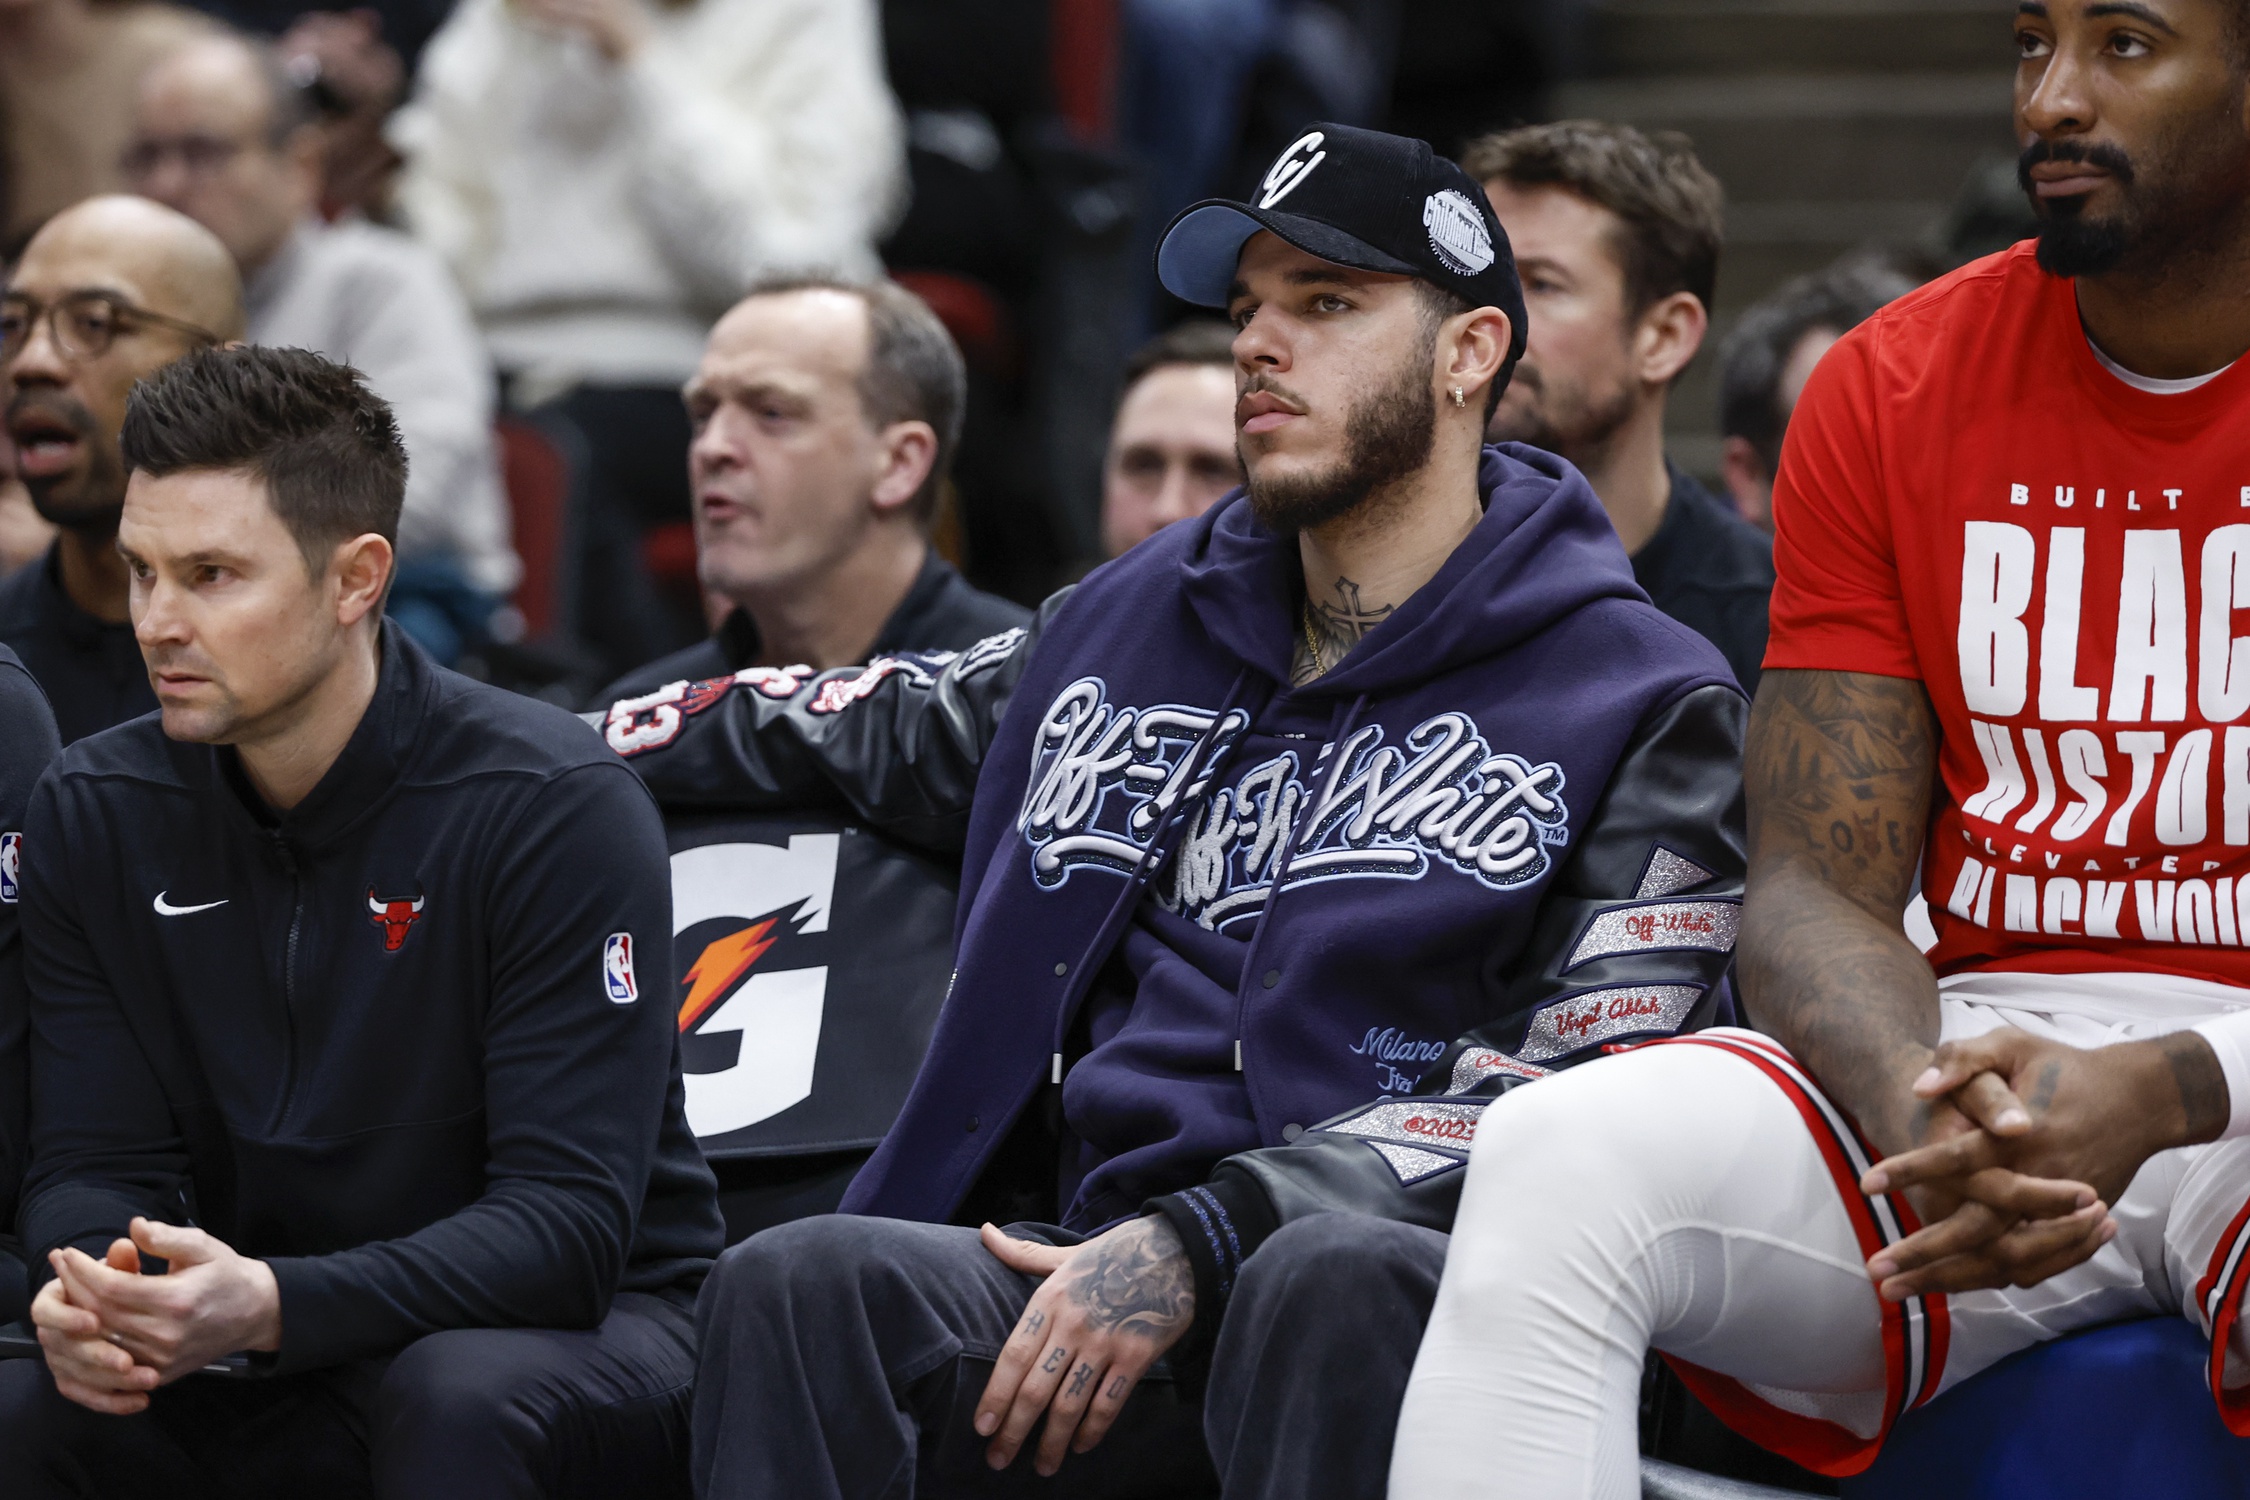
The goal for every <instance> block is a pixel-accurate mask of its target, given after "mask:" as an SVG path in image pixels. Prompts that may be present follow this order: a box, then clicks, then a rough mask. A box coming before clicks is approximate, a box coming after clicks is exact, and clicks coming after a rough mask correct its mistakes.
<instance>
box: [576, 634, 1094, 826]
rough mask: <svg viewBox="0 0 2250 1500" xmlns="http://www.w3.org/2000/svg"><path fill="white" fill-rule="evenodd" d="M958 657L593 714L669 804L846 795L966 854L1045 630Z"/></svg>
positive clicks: (903, 655) (707, 688) (756, 804)
mask: <svg viewBox="0 0 2250 1500" xmlns="http://www.w3.org/2000/svg"><path fill="white" fill-rule="evenodd" d="M1069 592H1070V591H1069V590H1068V589H1065V590H1063V591H1061V592H1060V593H1057V594H1055V595H1054V596H1053V597H1051V598H1049V599H1048V600H1047V602H1046V603H1045V604H1043V605H1041V606H1040V609H1039V612H1038V614H1037V615H1036V616H1034V617H1033V619H1032V622H1031V624H1030V625H1029V626H1027V627H1023V628H1019V629H1016V630H1010V631H1006V632H1004V633H1002V634H1000V635H996V636H992V637H990V638H989V639H987V640H983V641H979V642H978V643H977V644H976V645H974V646H971V647H970V648H969V649H968V650H966V651H960V652H900V653H898V654H896V655H892V656H878V657H876V658H874V659H873V660H871V661H870V662H868V663H867V665H865V666H864V667H843V668H839V669H837V670H835V671H830V672H821V673H813V672H810V671H807V670H805V669H803V668H789V669H767V668H755V667H754V668H751V669H750V670H749V671H746V672H738V673H736V674H734V675H733V676H732V677H721V678H714V679H712V680H711V681H709V682H675V683H671V684H668V685H667V686H665V687H661V688H658V689H657V690H656V691H655V692H652V693H644V694H642V695H641V696H639V697H635V698H625V699H621V700H619V701H618V702H616V703H614V704H611V705H610V706H609V708H608V709H606V710H602V711H598V712H595V713H590V714H588V715H586V719H587V721H588V722H589V723H591V724H593V725H594V726H595V727H596V728H597V729H599V730H601V732H602V735H603V737H604V738H605V739H606V740H607V741H608V742H609V747H610V748H611V749H612V750H614V751H616V752H617V753H618V754H619V755H622V756H624V757H625V758H626V759H627V761H628V762H629V763H630V764H631V765H632V767H633V769H634V770H636V771H638V772H639V773H640V777H641V780H642V781H643V782H644V783H646V784H647V786H648V788H649V790H650V791H651V792H653V793H655V794H656V800H657V802H658V804H659V805H661V806H662V807H663V808H664V809H665V811H666V812H668V813H669V812H675V811H685V810H724V811H730V812H764V811H773V810H779V809H801V808H804V807H807V806H834V805H837V804H839V803H841V804H842V805H843V806H846V807H848V808H850V809H851V810H852V811H853V812H855V813H857V814H858V815H859V816H860V817H861V818H864V819H865V820H866V821H867V823H868V824H869V825H870V826H872V827H874V828H877V829H879V830H881V831H882V832H884V833H887V834H889V835H891V836H892V837H894V838H896V839H899V840H900V841H901V842H904V843H906V844H909V845H912V846H913V847H915V848H918V849H922V850H926V851H928V852H931V853H937V854H954V855H957V854H958V853H959V852H960V850H961V846H962V843H963V841H964V839H965V838H966V836H967V831H968V826H969V808H970V804H971V802H972V801H973V800H974V799H975V796H976V787H977V772H978V771H979V770H980V769H981V768H982V766H983V764H984V756H985V752H986V750H987V749H989V748H990V747H991V744H992V739H993V735H994V733H995V732H996V731H997V730H998V728H999V725H1000V718H1001V715H1002V714H1004V713H1006V712H1007V708H1008V702H1009V699H1010V698H1011V697H1012V696H1013V695H1014V692H1015V687H1016V684H1017V682H1018V681H1020V680H1021V679H1022V677H1023V671H1024V665H1025V663H1026V662H1027V661H1028V660H1029V659H1030V656H1031V652H1032V648H1033V647H1034V646H1035V645H1036V644H1037V643H1038V639H1039V635H1040V632H1041V630H1042V629H1043V628H1044V627H1045V625H1046V623H1047V622H1048V621H1049V620H1051V619H1053V618H1054V615H1055V611H1056V610H1058V609H1060V608H1061V607H1062V603H1063V600H1064V599H1065V598H1066V597H1068V595H1069Z"/></svg>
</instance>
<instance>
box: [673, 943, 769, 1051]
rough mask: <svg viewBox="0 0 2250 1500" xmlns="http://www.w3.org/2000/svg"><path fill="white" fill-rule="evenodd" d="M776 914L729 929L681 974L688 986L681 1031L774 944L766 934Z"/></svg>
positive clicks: (686, 1029) (681, 1017)
mask: <svg viewBox="0 0 2250 1500" xmlns="http://www.w3.org/2000/svg"><path fill="white" fill-rule="evenodd" d="M779 920H780V919H779V918H778V917H768V918H766V920H765V921H763V922H760V923H758V925H756V926H755V927H745V928H743V929H742V930H741V931H740V932H730V933H728V934H727V935H726V936H725V937H723V938H720V939H719V940H718V941H717V942H715V943H713V944H711V945H710V946H709V947H707V948H705V949H704V950H703V952H702V953H701V954H700V955H698V956H697V958H696V960H695V962H694V963H692V964H690V965H688V971H687V973H686V975H685V976H683V978H684V981H685V982H686V983H687V984H688V985H689V986H690V988H689V990H688V996H687V999H685V1000H683V1001H681V1002H680V1031H681V1033H682V1034H683V1035H684V1034H686V1032H687V1031H688V1029H689V1028H690V1027H692V1026H694V1025H695V1023H696V1022H698V1021H700V1020H702V1019H703V1013H704V1012H705V1011H707V1010H709V1009H710V1008H711V1006H712V1003H713V1002H714V1001H716V1000H717V999H718V998H719V997H720V996H721V995H723V994H725V993H726V992H727V990H728V988H729V987H731V986H732V985H733V984H734V982H735V981H736V980H737V979H740V978H741V977H742V976H743V975H744V974H745V973H747V972H748V971H749V968H750V966H751V965H752V964H754V963H756V962H757V961H758V959H759V957H760V956H761V955H763V954H764V953H765V951H766V950H767V949H768V948H771V947H772V946H773V945H774V940H773V938H771V937H769V936H767V934H769V933H771V932H772V931H773V927H774V923H775V922H777V921H779Z"/></svg>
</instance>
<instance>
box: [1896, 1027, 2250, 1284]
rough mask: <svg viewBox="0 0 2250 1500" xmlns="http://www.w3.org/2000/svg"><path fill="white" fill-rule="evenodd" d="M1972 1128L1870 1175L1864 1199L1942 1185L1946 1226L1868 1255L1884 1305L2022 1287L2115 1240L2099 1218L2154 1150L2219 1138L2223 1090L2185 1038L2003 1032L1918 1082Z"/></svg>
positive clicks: (2214, 1067)
mask: <svg viewBox="0 0 2250 1500" xmlns="http://www.w3.org/2000/svg"><path fill="white" fill-rule="evenodd" d="M1914 1092H1915V1093H1916V1094H1917V1095H1919V1096H1920V1097H1922V1098H1923V1099H1925V1100H1946V1099H1950V1100H1952V1101H1954V1102H1957V1103H1959V1104H1960V1106H1961V1108H1962V1109H1963V1110H1964V1111H1965V1112H1967V1113H1968V1114H1969V1115H1970V1116H1971V1117H1972V1118H1974V1119H1975V1120H1976V1122H1977V1123H1978V1125H1979V1127H1980V1128H1978V1129H1975V1130H1970V1131H1966V1132H1961V1133H1954V1134H1949V1135H1948V1136H1947V1137H1946V1138H1944V1139H1941V1140H1936V1141H1932V1142H1930V1143H1929V1144H1925V1145H1921V1146H1918V1147H1916V1148H1915V1149H1913V1150H1911V1151H1906V1152H1902V1153H1900V1154H1899V1155H1896V1156H1893V1157H1891V1158H1889V1159H1888V1160H1885V1161H1882V1162H1878V1163H1877V1164H1876V1165H1875V1167H1874V1168H1873V1169H1872V1170H1871V1171H1869V1172H1868V1174H1867V1176H1866V1178H1865V1179H1864V1180H1863V1182H1862V1184H1861V1186H1862V1187H1863V1188H1864V1189H1865V1190H1866V1191H1868V1192H1870V1193H1879V1192H1890V1191H1899V1190H1908V1191H1912V1192H1916V1193H1921V1192H1924V1191H1928V1190H1929V1189H1930V1188H1932V1187H1944V1186H1948V1185H1949V1186H1951V1188H1952V1189H1953V1191H1955V1192H1957V1193H1958V1195H1959V1196H1960V1197H1961V1198H1962V1199H1964V1200H1966V1201H1965V1202H1963V1203H1962V1204H1961V1207H1960V1209H1959V1210H1958V1211H1957V1212H1955V1213H1954V1214H1953V1215H1952V1216H1951V1217H1949V1218H1947V1219H1946V1220H1945V1221H1943V1222H1939V1223H1932V1224H1931V1225H1930V1226H1929V1227H1928V1228H1926V1229H1923V1230H1922V1231H1921V1232H1919V1233H1917V1234H1915V1235H1912V1236H1910V1237H1909V1238H1907V1239H1905V1240H1903V1241H1901V1242H1900V1243H1899V1244H1897V1245H1894V1246H1892V1247H1890V1248H1889V1249H1887V1250H1885V1251H1883V1252H1881V1253H1880V1254H1878V1255H1876V1256H1875V1257H1874V1258H1873V1259H1872V1260H1870V1261H1869V1263H1868V1271H1869V1274H1871V1275H1873V1276H1874V1277H1875V1278H1876V1280H1877V1281H1878V1283H1879V1284H1880V1287H1881V1291H1882V1294H1883V1295H1884V1296H1885V1297H1888V1298H1892V1299H1893V1300H1897V1299H1900V1298H1903V1297H1906V1296H1910V1295H1913V1294H1915V1293H1917V1292H1936V1291H1965V1290H1969V1289H1971V1288H1975V1287H1990V1286H2008V1285H2015V1286H2031V1285H2034V1284H2036V1283H2037V1282H2040V1281H2043V1280H2045V1279H2046V1278H2047V1277H2049V1276H2052V1275H2054V1274H2056V1273H2057V1272H2059V1271H2062V1270H2066V1269H2068V1268H2069V1267H2070V1266H2073V1265H2076V1264H2078V1263H2079V1262H2080V1261H2083V1260H2085V1259H2087V1258H2088V1257H2089V1256H2091V1255H2093V1254H2094V1252H2095V1251H2097V1250H2099V1249H2100V1248H2101V1247H2102V1246H2103V1245H2105V1244H2107V1243H2109V1241H2110V1240H2111V1239H2112V1238H2114V1237H2115V1235H2116V1233H2117V1226H2116V1223H2115V1221H2114V1220H2112V1219H2111V1218H2110V1217H2109V1210H2108V1207H2107V1205H2108V1204H2110V1203H2114V1202H2115V1201H2116V1200H2117V1197H2118V1195H2119V1194H2121V1193H2123V1192H2124V1191H2125V1188H2126V1185H2127V1184H2128V1183H2130V1182H2131V1181H2132V1179H2133V1174H2134V1173H2136V1172H2138V1171H2139V1170H2140V1168H2141V1164H2142V1163H2143V1162H2145V1161H2147V1160H2148V1159H2149V1157H2151V1156H2153V1155H2155V1154H2156V1153H2157V1152H2159V1151H2163V1150H2167V1149H2169V1148H2171V1147H2174V1146H2182V1145H2188V1144H2191V1143H2193V1142H2196V1141H2205V1140H2211V1139H2214V1138H2216V1137H2217V1135H2218V1134H2219V1132H2220V1131H2221V1130H2222V1129H2224V1128H2225V1125H2226V1120H2227V1112H2228V1099H2227V1088H2226V1078H2225V1075H2224V1073H2222V1072H2221V1071H2220V1068H2219V1063H2218V1059H2217V1058H2216V1057H2215V1056H2213V1055H2212V1052H2211V1049H2210V1046H2209V1044H2208V1043H2206V1042H2205V1041H2203V1039H2202V1038H2201V1037H2198V1036H2196V1035H2194V1034H2193V1033H2192V1032H2177V1033H2174V1034H2173V1035H2171V1036H2166V1037H2159V1038H2156V1039H2154V1040H2151V1041H2145V1042H2122V1043H2118V1044H2116V1045H2114V1046H2109V1047H2099V1048H2094V1049H2091V1050H2088V1049H2082V1048H2077V1047H2071V1046H2067V1045H2065V1044H2063V1043H2061V1042H2053V1041H2047V1040H2044V1039H2042V1038H2039V1037H2035V1036H2032V1035H2030V1034H2029V1033H2027V1032H2023V1031H2018V1030H2015V1029H2014V1028H2012V1027H2010V1028H2003V1029H2002V1030H1999V1031H1994V1032H1988V1033H1987V1034H1985V1035H1983V1036H1979V1037H1972V1038H1969V1039H1967V1040H1965V1041H1960V1042H1948V1043H1946V1044H1945V1045H1943V1046H1941V1047H1939V1048H1938V1049H1937V1052H1936V1054H1935V1056H1934V1058H1933V1060H1932V1062H1931V1065H1930V1067H1929V1069H1928V1070H1927V1071H1925V1072H1924V1073H1923V1074H1922V1075H1921V1076H1920V1077H1919V1078H1917V1079H1916V1080H1915V1082H1914Z"/></svg>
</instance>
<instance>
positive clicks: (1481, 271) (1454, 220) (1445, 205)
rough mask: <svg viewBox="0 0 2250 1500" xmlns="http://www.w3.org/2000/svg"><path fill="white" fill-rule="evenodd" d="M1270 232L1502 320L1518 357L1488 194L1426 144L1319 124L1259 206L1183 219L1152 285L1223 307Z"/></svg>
mask: <svg viewBox="0 0 2250 1500" xmlns="http://www.w3.org/2000/svg"><path fill="white" fill-rule="evenodd" d="M1261 229H1269V230H1271V231H1273V233H1274V234H1276V235H1278V236H1279V237H1280V238H1282V239H1284V240H1287V241H1288V242H1289V243H1290V244H1292V245H1295V246H1296V247H1297V248H1298V249H1299V250H1302V251H1304V252H1305V253H1306V254H1307V255H1317V256H1319V257H1320V258H1321V259H1322V260H1326V261H1333V262H1335V263H1336V264H1337V265H1340V266H1351V267H1353V268H1354V269H1356V270H1361V271H1380V272H1384V273H1387V274H1389V275H1392V276H1413V277H1418V278H1420V279H1421V280H1423V281H1427V282H1430V283H1432V284H1433V285H1436V286H1441V287H1444V288H1445V289H1446V290H1447V291H1449V292H1453V293H1455V294H1456V295H1458V296H1460V297H1461V298H1463V299H1464V300H1466V301H1467V302H1468V303H1469V305H1470V306H1472V307H1497V308H1499V309H1500V310H1501V311H1502V312H1504V313H1506V314H1507V315H1508V326H1509V329H1510V330H1511V335H1512V337H1511V340H1510V347H1509V350H1508V358H1509V360H1510V361H1511V362H1513V361H1514V360H1515V359H1516V358H1518V357H1519V356H1521V355H1522V353H1523V341H1524V321H1525V320H1524V312H1523V283H1522V282H1520V281H1518V280H1517V279H1516V258H1515V256H1514V255H1513V254H1512V253H1510V251H1509V249H1508V236H1507V235H1506V234H1505V233H1504V232H1502V230H1501V228H1500V221H1499V220H1498V219H1496V218H1494V217H1493V213H1492V205H1491V204H1490V203H1489V202H1487V201H1486V200H1485V196H1484V189H1483V188H1481V187H1479V186H1477V184H1476V183H1474V182H1472V181H1470V180H1469V174H1468V173H1466V172H1464V171H1462V170H1461V169H1460V168H1459V167H1458V166H1456V165H1454V164H1453V163H1452V162H1450V161H1448V160H1446V159H1445V158H1444V157H1442V156H1440V155H1438V154H1437V153H1436V152H1435V151H1432V150H1431V149H1430V146H1429V143H1428V142H1427V141H1418V140H1415V139H1413V138H1412V137H1409V136H1403V135H1385V134H1383V133H1382V132H1381V131H1379V130H1361V129H1359V128H1357V127H1356V126H1351V125H1329V124H1316V125H1312V126H1309V127H1308V128H1307V129H1306V130H1305V133H1304V134H1303V135H1301V136H1299V137H1298V138H1297V139H1296V140H1295V141H1294V142H1292V143H1291V144H1290V146H1289V148H1288V149H1287V150H1285V151H1283V152H1282V153H1281V154H1280V155H1279V156H1277V157H1275V158H1274V160H1273V165H1272V166H1270V167H1268V168H1267V169H1266V175H1265V177H1264V179H1263V180H1262V181H1260V183H1259V184H1258V195H1257V200H1256V201H1255V202H1251V203H1237V202H1235V201H1234V200H1233V199H1231V198H1206V199H1204V200H1203V201H1202V202H1201V203H1194V204H1190V205H1189V206H1188V207H1187V208H1185V209H1183V210H1181V212H1180V215H1179V217H1178V218H1175V219H1174V220H1173V221H1172V223H1171V226H1170V227H1169V228H1167V229H1166V230H1165V231H1164V239H1163V241H1162V243H1160V244H1159V245H1158V246H1157V248H1156V279H1157V280H1158V281H1160V282H1162V283H1163V284H1164V289H1165V290H1166V291H1168V292H1170V293H1171V294H1172V295H1173V296H1175V297H1177V298H1179V299H1180V300H1181V301H1182V302H1191V303H1194V304H1195V305H1196V306H1198V307H1225V306H1226V305H1227V289H1228V288H1229V287H1231V286H1232V285H1234V279H1235V277H1234V270H1235V262H1236V261H1237V260H1238V259H1240V258H1241V255H1242V247H1243V245H1244V244H1245V243H1246V242H1247V241H1248V240H1249V238H1250V236H1252V235H1254V234H1256V233H1257V232H1258V231H1259V230H1261Z"/></svg>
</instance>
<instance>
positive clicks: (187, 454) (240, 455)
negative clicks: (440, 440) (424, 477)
mask: <svg viewBox="0 0 2250 1500" xmlns="http://www.w3.org/2000/svg"><path fill="white" fill-rule="evenodd" d="M118 447H119V448H120V450H121V451H122V452H123V454H124V457H125V468H126V470H127V472H128V473H130V472H131V471H133V470H135V469H138V470H141V471H142V472H144V473H147V474H151V475H154V476H156V477H158V478H162V477H164V476H166V475H169V474H181V473H189V472H194V471H197V470H205V469H217V470H232V471H238V472H241V473H246V474H254V475H256V476H257V477H258V478H259V479H261V480H263V481H265V485H266V491H267V494H268V495H269V496H270V497H271V500H272V504H273V509H274V514H275V515H277V516H279V517H280V518H281V524H282V525H284V526H286V527H288V528H289V534H290V536H292V537H294V538H295V539H296V542H297V550H298V551H299V552H301V553H303V554H304V558H305V567H306V569H307V570H308V571H309V572H311V573H312V574H313V575H314V576H315V577H318V576H319V575H320V573H321V571H322V569H323V568H325V567H326V566H327V562H328V555H329V553H330V552H332V551H333V550H334V549H335V547H336V544H337V543H338V542H342V541H346V540H349V539H350V538H352V537H355V536H364V535H366V534H367V533H369V532H373V533H374V534H375V535H377V536H379V537H381V538H382V539H383V540H384V541H386V542H389V543H391V544H392V545H393V546H396V545H397V543H398V511H399V506H400V505H401V504H402V503H403V502H404V501H405V499H406V445H405V444H404V443H402V442H401V441H399V435H398V423H397V422H396V421H395V420H393V418H392V416H391V409H390V407H389V406H388V405H387V404H385V402H384V401H383V398H382V397H380V396H378V395H376V394H375V393H374V392H373V391H371V390H369V389H368V388H367V382H366V381H365V380H364V379H362V378H361V376H360V374H359V372H358V371H357V370H354V369H352V368H351V367H350V366H349V365H339V364H335V363H333V362H331V361H329V360H325V359H322V358H321V357H320V356H319V355H317V354H314V353H312V352H311V351H310V350H306V349H263V348H252V347H235V348H226V349H198V350H194V351H193V352H191V353H189V354H187V355H185V356H183V357H181V358H179V359H177V360H174V361H173V362H172V363H171V364H168V365H166V366H165V367H164V368H163V369H161V370H159V371H157V372H156V373H155V374H153V375H151V376H149V377H148V378H147V379H145V380H143V381H142V382H141V383H140V384H139V385H137V386H135V387H134V388H133V394H132V398H131V399H130V400H129V401H127V402H126V405H125V425H124V428H123V429H122V431H121V432H120V433H119V434H118Z"/></svg>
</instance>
